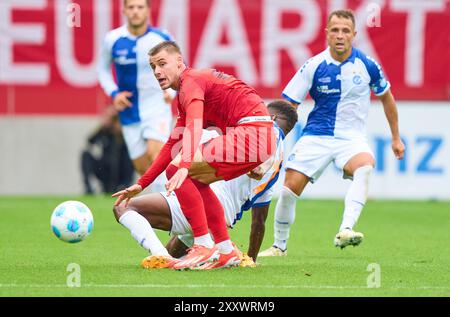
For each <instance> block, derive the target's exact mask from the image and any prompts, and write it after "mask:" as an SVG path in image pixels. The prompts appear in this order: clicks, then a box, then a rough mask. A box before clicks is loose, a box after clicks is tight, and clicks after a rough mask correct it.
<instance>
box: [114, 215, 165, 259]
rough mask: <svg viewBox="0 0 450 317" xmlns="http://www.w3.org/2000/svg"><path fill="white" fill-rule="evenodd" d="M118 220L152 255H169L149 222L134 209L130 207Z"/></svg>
mask: <svg viewBox="0 0 450 317" xmlns="http://www.w3.org/2000/svg"><path fill="white" fill-rule="evenodd" d="M119 222H120V223H121V224H122V225H123V226H124V227H125V228H127V229H128V230H130V232H131V235H132V236H133V238H134V240H136V241H137V242H138V243H139V244H140V245H141V246H142V247H143V248H144V249H146V250H147V251H149V252H150V253H151V254H152V255H169V252H167V249H166V248H165V247H164V246H163V245H162V243H161V241H160V240H159V239H158V237H157V236H156V234H155V232H154V231H153V228H152V226H151V225H150V223H149V222H148V221H147V219H145V218H144V217H143V216H142V215H140V214H138V213H137V212H136V211H134V210H131V209H130V210H128V211H126V212H125V213H124V214H123V215H122V216H121V217H120V219H119Z"/></svg>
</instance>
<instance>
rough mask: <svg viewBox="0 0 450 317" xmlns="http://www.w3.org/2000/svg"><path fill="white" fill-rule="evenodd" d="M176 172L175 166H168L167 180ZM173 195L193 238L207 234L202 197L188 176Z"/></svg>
mask: <svg viewBox="0 0 450 317" xmlns="http://www.w3.org/2000/svg"><path fill="white" fill-rule="evenodd" d="M177 170H178V168H177V167H176V166H175V165H173V164H170V165H169V166H168V167H167V169H166V175H167V179H170V178H172V176H173V175H174V174H175V173H176V171H177ZM175 193H176V194H177V198H178V201H179V202H180V205H181V210H182V211H183V214H184V215H185V216H186V219H187V221H188V222H189V224H190V225H191V228H192V233H193V234H194V237H200V236H203V235H205V234H207V233H208V232H209V231H208V221H207V219H206V212H205V207H204V205H203V199H202V195H201V194H200V192H199V190H198V189H197V186H195V185H194V184H193V182H192V179H191V178H190V177H189V176H188V177H187V178H186V180H185V181H184V182H183V184H182V185H181V186H180V188H179V189H177V190H175ZM216 199H217V198H216ZM225 228H226V227H225Z"/></svg>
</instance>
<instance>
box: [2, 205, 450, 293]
mask: <svg viewBox="0 0 450 317" xmlns="http://www.w3.org/2000/svg"><path fill="white" fill-rule="evenodd" d="M69 199H70V200H73V199H77V200H80V201H83V202H85V203H86V204H87V205H88V206H89V207H90V208H91V210H92V212H93V214H94V219H95V225H94V230H93V233H92V235H91V236H90V237H89V238H88V239H87V240H86V241H84V242H81V243H78V244H73V245H72V244H67V243H64V242H61V241H59V240H58V239H57V238H56V237H55V236H54V235H53V233H52V231H51V230H50V225H49V222H50V215H51V212H52V210H53V209H54V208H55V206H56V205H58V204H59V203H60V202H62V201H64V200H69ZM112 203H113V199H112V198H109V197H42V198H28V197H0V215H1V221H0V233H1V234H0V259H1V261H0V296H233V297H236V296H245V297H251V296H450V202H418V201H397V202H393V201H369V202H368V203H367V205H366V207H365V209H364V211H363V214H362V216H361V218H360V221H359V223H358V225H357V227H356V228H355V229H357V230H359V231H362V232H363V233H364V234H365V240H364V242H363V243H362V244H361V245H360V246H358V247H347V248H345V249H343V250H340V249H338V248H335V247H334V246H333V243H332V242H333V238H334V235H335V234H336V231H337V229H338V226H339V223H340V220H341V216H342V206H343V203H342V202H341V201H326V200H322V201H317V200H300V201H299V202H298V204H297V215H296V222H295V224H294V226H293V228H292V230H291V239H290V241H289V245H288V256H287V257H278V258H260V259H259V260H258V262H259V264H260V266H259V267H257V268H234V269H225V270H217V271H211V272H201V271H188V272H177V271H171V270H165V269H163V270H144V269H142V268H141V267H140V262H141V260H142V259H143V258H144V257H145V256H146V252H145V250H143V249H142V248H141V247H140V246H139V245H138V244H137V243H136V242H135V241H134V240H133V239H132V237H131V235H130V234H129V232H128V231H127V230H126V229H125V228H123V227H122V226H121V225H119V224H117V223H116V221H115V219H114V217H113V215H112V212H111V205H112ZM274 206H275V202H273V203H272V206H271V214H270V216H269V219H268V221H267V224H266V238H265V240H264V243H263V246H262V249H264V248H267V247H269V246H270V245H271V243H272V233H273V210H274ZM249 216H250V214H247V215H244V217H243V220H242V221H240V222H239V223H238V224H237V225H236V227H235V229H233V230H231V231H230V232H231V236H232V239H233V240H234V241H235V242H236V243H237V244H238V245H239V246H240V247H241V249H242V250H244V251H246V248H247V243H248V236H249V225H250V217H249ZM158 234H159V236H160V238H161V239H162V240H163V242H165V241H167V240H168V235H167V233H165V232H159V233H158ZM69 263H77V264H78V265H79V266H80V268H81V287H79V288H69V287H68V286H67V284H66V281H67V278H68V276H69V274H70V273H71V272H68V271H67V266H68V265H69ZM373 263H374V264H373ZM376 266H379V269H380V271H379V272H380V275H379V277H380V279H379V280H380V285H379V286H380V287H375V288H373V287H372V288H370V287H368V284H367V280H368V279H369V280H372V279H371V277H373V276H374V274H376V272H374V271H373V270H371V269H373V268H374V267H376ZM368 268H369V270H368ZM375 286H376V285H375Z"/></svg>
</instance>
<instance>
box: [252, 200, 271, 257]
mask: <svg viewBox="0 0 450 317" xmlns="http://www.w3.org/2000/svg"><path fill="white" fill-rule="evenodd" d="M269 206H270V202H269V203H267V204H265V205H258V206H254V207H253V208H252V225H251V229H250V240H249V245H248V252H247V254H248V255H249V256H250V257H251V258H252V259H253V261H255V262H256V257H257V256H258V252H259V249H260V248H261V244H262V242H263V240H264V233H265V231H266V219H267V215H268V214H269Z"/></svg>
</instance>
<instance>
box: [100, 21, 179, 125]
mask: <svg viewBox="0 0 450 317" xmlns="http://www.w3.org/2000/svg"><path fill="white" fill-rule="evenodd" d="M166 40H172V38H171V37H170V35H169V34H167V33H166V32H163V31H161V30H160V29H157V28H153V27H150V26H149V27H148V29H147V31H146V33H145V34H144V35H142V36H138V37H137V36H134V35H132V34H131V33H130V32H129V31H128V29H127V26H126V25H123V26H121V27H119V28H117V29H114V30H112V31H110V32H108V33H107V35H106V37H105V40H104V42H103V46H102V51H101V54H100V61H99V64H98V73H99V81H100V85H101V86H102V88H103V90H104V91H105V93H106V94H108V95H109V96H111V97H112V98H114V97H115V95H116V94H117V93H118V92H120V91H125V90H126V91H130V92H132V93H133V96H132V97H131V98H130V100H131V102H132V104H133V106H132V107H131V108H126V109H125V110H124V111H122V112H120V113H119V117H120V121H121V123H122V124H123V125H128V124H132V123H136V122H140V121H142V120H143V119H145V118H148V117H150V116H151V115H153V116H155V115H158V113H160V112H161V111H166V112H167V111H170V107H169V106H166V107H161V104H162V103H164V95H163V91H162V90H161V87H160V86H159V83H158V81H157V80H156V78H155V76H154V74H153V71H152V69H151V67H150V65H149V57H148V52H149V51H150V49H151V48H153V47H154V46H156V45H157V44H159V43H161V42H163V41H166ZM111 64H113V65H114V68H115V72H116V77H117V83H116V82H115V81H114V77H113V75H112V72H111Z"/></svg>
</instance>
